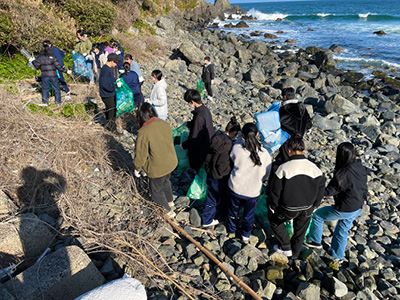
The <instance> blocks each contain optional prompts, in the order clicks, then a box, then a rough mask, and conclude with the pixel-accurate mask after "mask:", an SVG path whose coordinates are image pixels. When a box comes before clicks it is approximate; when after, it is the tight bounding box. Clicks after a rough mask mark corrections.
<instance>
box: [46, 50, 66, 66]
mask: <svg viewBox="0 0 400 300" xmlns="http://www.w3.org/2000/svg"><path fill="white" fill-rule="evenodd" d="M50 49H51V51H53V53H54V56H55V58H57V60H58V61H59V62H60V65H61V67H64V56H65V52H64V51H62V50H60V49H58V48H56V47H53V46H51V47H50Z"/></svg>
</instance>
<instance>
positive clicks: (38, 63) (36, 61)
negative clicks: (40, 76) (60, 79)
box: [32, 56, 42, 70]
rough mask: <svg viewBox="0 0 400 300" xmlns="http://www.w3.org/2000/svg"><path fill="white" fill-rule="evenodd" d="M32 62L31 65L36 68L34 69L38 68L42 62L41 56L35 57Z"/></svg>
mask: <svg viewBox="0 0 400 300" xmlns="http://www.w3.org/2000/svg"><path fill="white" fill-rule="evenodd" d="M32 64H33V66H34V67H35V68H36V69H38V70H39V69H40V66H41V65H42V63H41V56H39V57H38V58H37V59H35V60H34V61H33V62H32Z"/></svg>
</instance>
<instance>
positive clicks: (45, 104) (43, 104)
mask: <svg viewBox="0 0 400 300" xmlns="http://www.w3.org/2000/svg"><path fill="white" fill-rule="evenodd" d="M38 105H39V106H49V105H48V104H47V103H39V104H38Z"/></svg>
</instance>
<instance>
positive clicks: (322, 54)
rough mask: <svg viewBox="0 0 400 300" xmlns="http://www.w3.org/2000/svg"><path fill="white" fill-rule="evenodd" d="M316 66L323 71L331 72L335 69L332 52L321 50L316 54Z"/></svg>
mask: <svg viewBox="0 0 400 300" xmlns="http://www.w3.org/2000/svg"><path fill="white" fill-rule="evenodd" d="M315 65H316V66H317V67H318V68H319V69H320V70H323V71H331V70H334V69H335V61H334V60H333V54H332V51H330V50H326V49H324V50H321V51H318V52H316V53H315Z"/></svg>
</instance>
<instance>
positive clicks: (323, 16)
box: [317, 13, 334, 18]
mask: <svg viewBox="0 0 400 300" xmlns="http://www.w3.org/2000/svg"><path fill="white" fill-rule="evenodd" d="M317 16H318V17H321V18H325V17H328V16H334V14H323V13H319V14H317Z"/></svg>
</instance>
